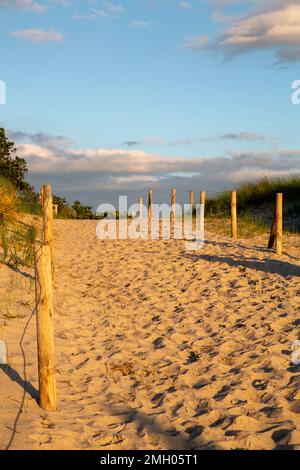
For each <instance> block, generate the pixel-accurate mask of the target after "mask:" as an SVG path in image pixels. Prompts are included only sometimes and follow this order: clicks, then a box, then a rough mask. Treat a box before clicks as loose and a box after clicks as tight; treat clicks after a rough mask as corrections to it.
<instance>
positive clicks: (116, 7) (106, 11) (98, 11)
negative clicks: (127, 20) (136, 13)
mask: <svg viewBox="0 0 300 470" xmlns="http://www.w3.org/2000/svg"><path fill="white" fill-rule="evenodd" d="M123 13H125V8H124V7H123V6H122V5H120V4H117V3H113V2H102V4H101V7H100V8H90V9H89V11H88V12H87V13H76V14H75V15H73V18H74V19H75V20H96V19H98V18H105V19H107V20H113V19H118V18H119V16H120V15H122V14H123Z"/></svg>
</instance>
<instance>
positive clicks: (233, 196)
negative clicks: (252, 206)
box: [231, 191, 237, 240]
mask: <svg viewBox="0 0 300 470" xmlns="http://www.w3.org/2000/svg"><path fill="white" fill-rule="evenodd" d="M231 238H233V239H234V240H236V239H237V215H236V191H232V192H231Z"/></svg>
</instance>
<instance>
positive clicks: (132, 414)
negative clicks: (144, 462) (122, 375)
mask: <svg viewBox="0 0 300 470" xmlns="http://www.w3.org/2000/svg"><path fill="white" fill-rule="evenodd" d="M103 408H106V409H107V411H108V413H109V414H110V415H114V414H115V415H121V414H126V415H127V414H128V420H127V423H130V422H133V421H135V423H136V424H137V427H138V430H139V431H140V432H142V431H143V430H148V431H150V433H151V434H152V435H155V436H157V437H160V438H161V439H163V441H164V447H163V448H162V447H160V449H163V450H199V449H202V450H222V447H221V446H220V445H218V444H216V443H215V442H213V441H210V442H205V441H204V440H203V439H202V438H201V434H202V433H203V431H204V427H203V426H200V425H198V426H197V425H195V426H191V425H190V424H187V425H186V429H185V431H184V432H182V431H178V430H177V429H175V428H174V426H172V423H170V429H164V428H163V427H162V426H161V425H159V424H157V423H155V422H154V419H155V416H157V413H155V412H153V414H152V415H151V414H150V415H148V414H145V413H142V412H141V411H138V410H132V409H126V408H124V409H122V410H120V409H117V408H113V407H109V406H107V405H104V406H103Z"/></svg>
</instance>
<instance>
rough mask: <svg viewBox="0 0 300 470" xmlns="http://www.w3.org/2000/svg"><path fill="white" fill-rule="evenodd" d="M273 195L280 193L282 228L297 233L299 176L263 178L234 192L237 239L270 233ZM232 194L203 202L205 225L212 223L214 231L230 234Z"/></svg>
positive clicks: (298, 230) (299, 204)
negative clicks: (282, 215)
mask: <svg viewBox="0 0 300 470" xmlns="http://www.w3.org/2000/svg"><path fill="white" fill-rule="evenodd" d="M276 193H283V200H284V227H285V230H286V231H288V232H292V233H295V232H296V233H297V232H300V177H299V176H290V177H286V178H284V177H282V178H275V179H268V178H263V179H261V180H260V181H258V182H256V183H246V184H243V185H241V186H240V187H239V188H238V189H237V208H238V225H239V234H240V236H244V235H247V236H252V234H253V233H263V232H265V231H269V229H270V223H271V221H272V218H273V215H274V210H275V197H276ZM230 205H231V192H230V191H223V192H222V193H221V194H219V195H218V196H217V197H216V198H215V199H208V200H207V201H206V206H205V213H206V217H207V218H208V223H210V222H211V225H212V227H213V221H216V219H217V220H218V222H217V223H215V225H216V228H217V231H218V232H221V233H224V234H228V233H230V220H229V218H230Z"/></svg>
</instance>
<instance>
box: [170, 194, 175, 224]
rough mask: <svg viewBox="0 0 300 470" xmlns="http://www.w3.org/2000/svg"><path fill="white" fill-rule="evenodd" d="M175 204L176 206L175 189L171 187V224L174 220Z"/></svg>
mask: <svg viewBox="0 0 300 470" xmlns="http://www.w3.org/2000/svg"><path fill="white" fill-rule="evenodd" d="M175 206H176V189H172V193H171V225H172V226H174V222H175Z"/></svg>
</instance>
